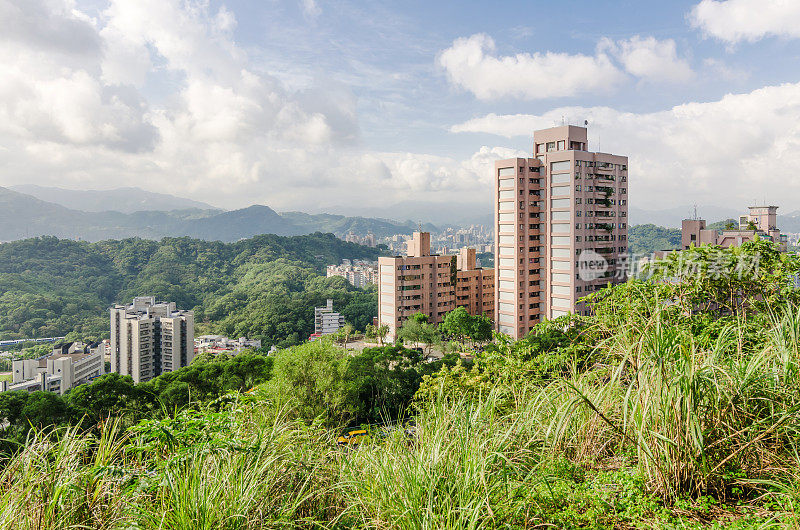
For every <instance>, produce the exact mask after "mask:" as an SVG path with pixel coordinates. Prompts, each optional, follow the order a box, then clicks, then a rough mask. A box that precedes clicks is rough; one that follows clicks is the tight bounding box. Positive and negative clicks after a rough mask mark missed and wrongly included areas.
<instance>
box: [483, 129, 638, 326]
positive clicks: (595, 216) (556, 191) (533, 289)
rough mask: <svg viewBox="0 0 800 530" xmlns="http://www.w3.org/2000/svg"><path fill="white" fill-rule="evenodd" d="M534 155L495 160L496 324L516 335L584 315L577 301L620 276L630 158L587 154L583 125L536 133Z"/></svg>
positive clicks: (625, 248) (585, 310) (626, 232)
mask: <svg viewBox="0 0 800 530" xmlns="http://www.w3.org/2000/svg"><path fill="white" fill-rule="evenodd" d="M533 141H534V157H533V158H512V159H508V160H499V161H497V162H495V167H494V183H495V185H494V199H495V202H494V211H495V219H494V221H495V319H494V320H495V325H496V327H497V329H498V330H499V331H500V332H502V333H506V334H508V335H511V336H512V337H515V338H521V337H523V336H525V335H526V334H527V333H528V332H529V331H530V329H531V328H532V327H533V326H534V325H535V324H537V323H538V322H541V321H542V320H543V319H552V318H556V317H559V316H562V315H566V314H567V313H570V312H572V313H586V312H587V311H588V310H587V309H586V308H585V307H584V306H583V304H581V303H579V302H578V299H580V298H581V297H583V296H585V295H586V294H588V293H591V292H592V291H595V290H598V289H601V288H603V287H605V286H606V285H607V284H608V283H619V282H621V281H624V279H625V277H624V274H619V273H618V271H624V265H625V262H626V260H627V250H628V248H627V246H628V245H627V234H628V230H627V228H628V225H627V222H628V219H627V217H628V158H627V157H625V156H617V155H611V154H607V153H592V152H589V151H587V136H586V129H585V128H584V127H575V126H572V125H565V126H562V127H553V128H551V129H544V130H540V131H535V132H534V135H533Z"/></svg>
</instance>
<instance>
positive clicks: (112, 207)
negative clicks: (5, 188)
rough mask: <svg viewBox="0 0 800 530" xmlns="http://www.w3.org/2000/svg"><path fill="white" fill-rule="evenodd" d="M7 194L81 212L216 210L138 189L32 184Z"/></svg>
mask: <svg viewBox="0 0 800 530" xmlns="http://www.w3.org/2000/svg"><path fill="white" fill-rule="evenodd" d="M9 189H10V190H13V191H17V192H19V193H24V194H26V195H32V196H33V197H36V198H37V199H40V200H42V201H45V202H52V203H54V204H60V205H61V206H64V207H66V208H70V209H73V210H80V211H82V212H107V211H114V212H121V213H133V212H167V211H171V210H189V209H199V210H218V208H215V207H214V206H211V205H210V204H206V203H204V202H199V201H193V200H191V199H185V198H183V197H176V196H174V195H167V194H166V193H154V192H152V191H145V190H143V189H141V188H116V189H113V190H67V189H64V188H51V187H46V186H37V185H35V184H21V185H19V186H9Z"/></svg>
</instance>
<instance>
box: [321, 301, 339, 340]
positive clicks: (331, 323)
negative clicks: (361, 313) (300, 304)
mask: <svg viewBox="0 0 800 530" xmlns="http://www.w3.org/2000/svg"><path fill="white" fill-rule="evenodd" d="M344 324H345V322H344V315H342V314H340V313H338V312H336V311H334V310H333V300H331V299H330V298H329V299H328V300H327V303H326V305H325V307H315V308H314V335H315V336H321V335H330V334H332V333H336V332H337V331H339V329H341V328H342V327H344Z"/></svg>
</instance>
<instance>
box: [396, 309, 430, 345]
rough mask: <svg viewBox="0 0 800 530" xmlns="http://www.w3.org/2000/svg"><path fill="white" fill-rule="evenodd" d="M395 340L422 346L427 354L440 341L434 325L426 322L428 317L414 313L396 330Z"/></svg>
mask: <svg viewBox="0 0 800 530" xmlns="http://www.w3.org/2000/svg"><path fill="white" fill-rule="evenodd" d="M397 339H398V340H400V341H401V342H403V343H414V344H424V345H425V350H426V351H427V352H430V349H431V348H432V347H433V345H434V344H438V343H439V341H440V337H439V331H438V330H437V329H436V325H435V324H431V323H430V322H428V317H427V316H425V315H423V314H422V313H416V314H415V315H413V316H412V317H411V318H410V319H408V320H406V322H405V323H404V324H403V325H402V326H401V327H400V329H399V330H397Z"/></svg>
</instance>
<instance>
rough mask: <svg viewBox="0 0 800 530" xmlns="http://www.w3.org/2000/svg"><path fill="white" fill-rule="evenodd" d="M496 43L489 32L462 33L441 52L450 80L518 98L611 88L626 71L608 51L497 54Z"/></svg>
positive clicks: (487, 95) (483, 95)
mask: <svg viewBox="0 0 800 530" xmlns="http://www.w3.org/2000/svg"><path fill="white" fill-rule="evenodd" d="M494 51H495V43H494V40H492V38H491V37H489V36H488V35H485V34H482V33H481V34H476V35H472V36H471V37H468V38H459V39H456V40H455V41H454V42H453V45H452V46H451V47H449V48H447V49H446V50H444V51H442V52H441V53H440V54H439V58H438V61H439V64H440V65H441V66H442V67H444V69H445V71H446V72H447V76H448V78H449V79H450V81H451V82H452V83H453V84H455V85H457V86H459V87H461V88H464V89H466V90H468V91H470V92H472V93H473V94H474V95H475V96H476V97H477V98H479V99H496V98H503V97H515V98H521V99H530V100H533V99H543V98H553V97H565V96H574V95H577V94H581V93H586V92H598V91H600V92H607V91H609V90H610V89H612V88H613V87H614V86H615V85H616V84H618V83H619V82H620V81H622V79H623V77H624V74H623V73H622V72H621V71H620V70H619V69H618V68H617V67H616V66H614V64H613V63H612V62H611V59H610V58H609V57H608V56H607V55H606V54H605V53H598V54H597V55H595V56H588V55H581V54H576V55H570V54H567V53H555V52H545V53H534V54H529V53H518V54H516V55H513V56H500V57H497V56H495V55H494Z"/></svg>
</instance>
